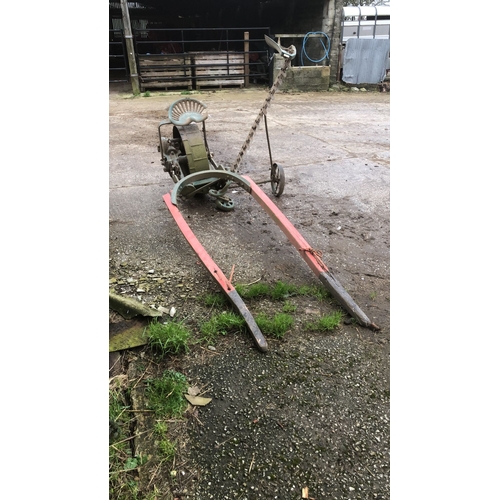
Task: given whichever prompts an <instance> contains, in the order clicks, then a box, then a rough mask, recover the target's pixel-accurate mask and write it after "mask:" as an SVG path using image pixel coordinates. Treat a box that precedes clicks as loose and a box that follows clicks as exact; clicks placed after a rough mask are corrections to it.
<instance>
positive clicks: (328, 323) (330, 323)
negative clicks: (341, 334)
mask: <svg viewBox="0 0 500 500" xmlns="http://www.w3.org/2000/svg"><path fill="white" fill-rule="evenodd" d="M343 317H344V314H343V313H342V311H334V312H332V313H331V314H328V315H326V316H323V317H322V318H320V319H319V320H318V321H314V322H312V323H308V324H307V325H306V330H309V331H311V330H312V331H320V332H327V331H331V330H335V328H337V327H338V326H339V324H340V323H341V321H342V319H343Z"/></svg>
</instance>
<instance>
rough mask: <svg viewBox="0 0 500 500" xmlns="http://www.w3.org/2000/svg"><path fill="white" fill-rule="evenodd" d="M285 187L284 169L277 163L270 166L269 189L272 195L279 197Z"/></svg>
mask: <svg viewBox="0 0 500 500" xmlns="http://www.w3.org/2000/svg"><path fill="white" fill-rule="evenodd" d="M284 189H285V170H284V168H283V167H282V166H281V165H280V164H279V163H273V166H272V167H271V190H272V192H273V194H274V196H276V197H279V196H281V195H282V193H283V190H284Z"/></svg>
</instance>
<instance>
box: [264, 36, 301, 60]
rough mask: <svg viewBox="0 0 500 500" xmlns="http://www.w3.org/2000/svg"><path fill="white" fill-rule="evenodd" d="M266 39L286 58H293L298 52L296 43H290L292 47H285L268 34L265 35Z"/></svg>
mask: <svg viewBox="0 0 500 500" xmlns="http://www.w3.org/2000/svg"><path fill="white" fill-rule="evenodd" d="M264 37H265V39H266V43H267V45H269V47H271V48H273V49H274V50H275V51H276V52H278V54H279V55H280V56H283V57H284V58H285V59H293V58H294V57H295V56H296V54H297V49H296V48H295V45H290V47H288V48H285V47H282V46H281V45H280V44H279V43H277V42H275V41H274V40H273V39H272V38H269V37H268V36H267V35H264Z"/></svg>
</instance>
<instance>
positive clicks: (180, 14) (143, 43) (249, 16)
mask: <svg viewBox="0 0 500 500" xmlns="http://www.w3.org/2000/svg"><path fill="white" fill-rule="evenodd" d="M331 4H332V2H331V1H329V0H311V1H309V2H299V1H297V0H287V1H285V0H247V1H245V2H241V0H217V1H214V0H184V1H182V2H168V1H165V0H143V1H141V2H128V11H129V16H130V24H131V27H132V34H133V39H134V47H135V54H136V57H138V58H139V65H141V63H142V68H139V73H141V71H143V70H144V68H145V65H146V64H150V65H151V64H153V63H154V64H155V66H154V67H155V68H160V66H159V65H160V64H162V63H163V64H167V62H168V63H169V64H176V65H177V67H178V68H181V69H184V70H185V71H184V73H182V74H181V73H180V72H179V74H178V75H176V76H171V75H172V74H173V73H172V72H170V73H168V75H169V76H168V78H170V80H172V82H171V85H173V84H174V83H175V79H178V82H179V84H181V82H185V79H183V78H184V77H185V74H186V70H187V69H189V68H188V66H189V62H186V59H185V58H183V59H175V60H173V59H172V55H173V54H175V55H177V54H187V53H194V52H197V53H200V52H203V53H209V52H210V53H213V54H215V53H218V54H229V53H234V54H236V53H242V52H243V51H244V50H245V49H244V42H243V40H244V36H245V32H247V33H248V34H249V39H248V42H249V45H248V48H249V51H250V54H249V57H250V61H249V64H247V65H246V66H245V68H247V69H246V70H245V72H246V73H245V76H246V77H248V76H250V77H251V80H250V81H251V82H252V83H267V84H269V79H270V71H271V67H270V66H271V65H270V58H271V57H272V50H270V49H269V47H268V46H267V45H266V43H265V41H264V35H265V34H266V35H269V36H271V37H272V38H275V36H276V35H280V34H299V35H300V34H302V35H305V34H307V33H310V32H316V31H321V30H322V29H323V26H324V19H323V17H324V12H325V9H326V7H327V6H328V5H331ZM123 28H124V26H123V21H122V9H121V4H120V2H119V1H115V2H109V30H110V38H109V40H110V82H113V81H115V82H117V81H128V80H129V79H130V68H129V65H128V61H127V57H126V52H127V51H126V47H125V40H124V38H125V37H124V36H123ZM302 43H303V37H302V38H301V37H298V38H296V39H295V38H287V39H286V40H283V44H284V45H289V44H294V45H296V47H297V50H299V49H300V46H301V44H302ZM321 50H322V49H321V45H320V41H319V40H317V39H313V38H311V39H310V40H309V41H308V52H309V53H311V54H313V55H314V54H316V53H318V51H319V52H320V51H321ZM162 55H163V56H167V55H169V56H170V57H171V60H169V61H165V59H163V60H160V59H161V56H162ZM146 56H151V57H156V58H157V59H156V60H155V61H152V60H151V57H150V60H146V59H145V57H146ZM204 62H205V64H208V63H207V62H206V61H204ZM217 63H218V61H215V63H214V64H217ZM233 63H234V68H235V69H236V68H239V66H236V64H239V60H236V59H234V61H233ZM233 63H231V62H228V64H229V66H227V68H228V71H227V72H228V73H230V72H231V71H229V69H232V67H231V64H233ZM294 64H298V58H297V61H294ZM302 64H303V65H308V64H313V63H311V62H309V61H308V60H306V61H305V62H304V61H302ZM326 64H328V61H327V62H326ZM192 66H193V64H192V61H191V67H192ZM165 68H166V66H163V67H161V68H160V69H165ZM213 68H215V69H214V71H215V70H216V69H217V68H216V66H214V67H213ZM248 68H250V69H248ZM219 69H220V68H219ZM207 71H208V69H207ZM214 71H212V73H214ZM215 73H217V71H215ZM165 74H167V73H165ZM229 78H233V77H232V76H230V77H229ZM200 81H201V80H200ZM207 81H208V77H207ZM237 81H238V82H239V81H240V80H237ZM235 82H236V80H235Z"/></svg>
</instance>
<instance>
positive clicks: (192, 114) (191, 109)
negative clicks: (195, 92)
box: [168, 97, 208, 126]
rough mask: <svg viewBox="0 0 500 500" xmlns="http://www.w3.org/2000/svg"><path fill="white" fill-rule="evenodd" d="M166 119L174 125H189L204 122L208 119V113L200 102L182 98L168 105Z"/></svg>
mask: <svg viewBox="0 0 500 500" xmlns="http://www.w3.org/2000/svg"><path fill="white" fill-rule="evenodd" d="M168 118H169V120H170V121H171V122H172V123H173V124H174V125H177V126H183V125H189V124H190V123H191V122H196V123H200V122H204V121H205V120H206V119H207V118H208V111H207V107H206V106H205V104H203V103H202V102H201V101H198V100H197V99H192V98H191V97H184V98H183V99H179V100H177V101H175V102H174V103H172V104H171V105H170V107H169V108H168Z"/></svg>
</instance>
